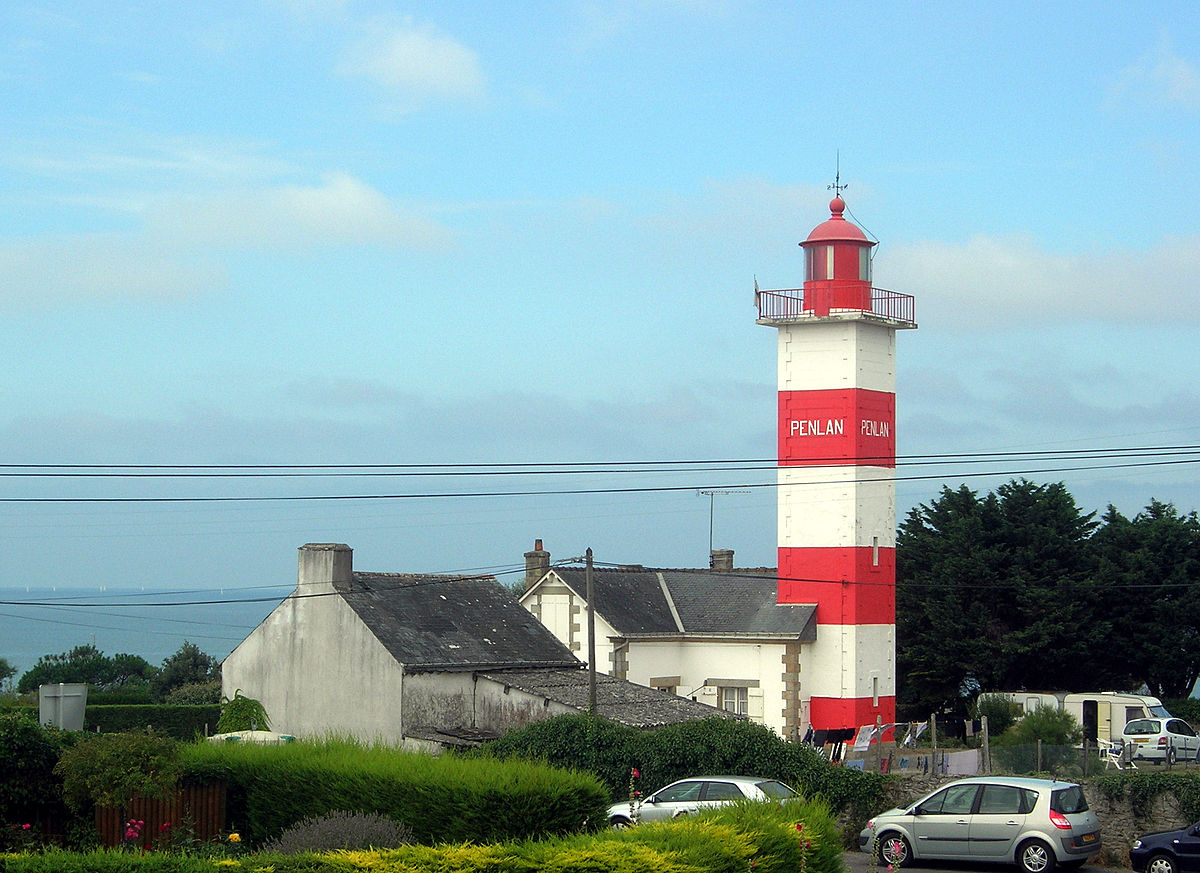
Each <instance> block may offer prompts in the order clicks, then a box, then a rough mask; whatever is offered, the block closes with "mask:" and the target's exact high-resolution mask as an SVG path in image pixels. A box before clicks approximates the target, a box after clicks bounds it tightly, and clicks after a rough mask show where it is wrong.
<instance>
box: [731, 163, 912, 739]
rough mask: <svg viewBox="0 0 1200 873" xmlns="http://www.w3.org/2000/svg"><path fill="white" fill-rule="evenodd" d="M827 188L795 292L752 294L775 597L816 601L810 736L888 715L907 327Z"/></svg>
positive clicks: (901, 308)
mask: <svg viewBox="0 0 1200 873" xmlns="http://www.w3.org/2000/svg"><path fill="white" fill-rule="evenodd" d="M838 187H840V186H838ZM835 193H836V194H837V196H835V197H834V198H833V200H832V202H830V204H829V209H830V216H829V219H828V220H827V221H824V222H822V223H821V224H819V225H817V226H816V227H815V228H814V229H813V230H812V232H811V233H810V234H809V235H808V237H807V239H805V240H804V241H803V242H801V243H800V245H801V247H802V248H803V249H804V264H805V268H804V287H803V288H802V289H788V290H781V291H756V294H755V298H756V302H757V305H758V323H759V324H764V325H767V326H769V327H774V328H776V329H777V330H778V332H779V351H778V384H779V401H778V458H779V460H778V474H777V476H778V486H779V487H778V494H779V497H778V546H779V587H778V602H779V603H781V604H784V603H786V604H796V603H811V604H816V620H817V638H816V641H815V642H814V643H813V644H812V645H811V646H809V647H807V648H808V651H807V653H806V657H804V658H803V660H802V662H801V667H800V677H799V678H800V695H799V702H800V709H801V711H800V713H799V721H800V722H801V724H804V723H807V724H808V725H811V727H813V728H814V729H817V730H840V729H846V728H855V727H859V726H862V725H867V724H878V723H884V724H890V723H892V722H894V721H895V694H896V562H895V545H896V543H895V532H896V508H895V504H896V500H895V467H896V393H895V392H896V388H895V383H896V367H895V361H896V331H897V330H904V329H910V328H915V327H916V326H917V325H916V322H915V321H914V320H913V298H912V297H911V296H909V295H907V294H897V293H895V292H892V291H885V290H883V289H879V288H873V287H872V284H871V258H872V249H873V247H874V246H875V243H874V242H872V241H871V240H869V239H867V237H866V234H864V233H863V232H862V230H861V229H860V228H858V227H857V226H855V225H854V224H853V223H852V222H850V221H847V220H846V218H845V215H844V213H845V211H846V203H845V201H844V200H843V199H842V198H841V196H840V190H839V191H837V192H835Z"/></svg>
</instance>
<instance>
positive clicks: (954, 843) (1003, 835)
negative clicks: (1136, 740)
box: [858, 776, 1100, 873]
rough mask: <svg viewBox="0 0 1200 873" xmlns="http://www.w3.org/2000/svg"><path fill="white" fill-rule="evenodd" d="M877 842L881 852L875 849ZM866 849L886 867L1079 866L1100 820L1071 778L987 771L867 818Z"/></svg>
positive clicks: (1094, 846) (1095, 840)
mask: <svg viewBox="0 0 1200 873" xmlns="http://www.w3.org/2000/svg"><path fill="white" fill-rule="evenodd" d="M877 846H878V849H877V848H876V847H877ZM858 847H859V848H860V849H862V851H864V852H871V853H874V852H876V851H878V852H879V857H880V859H881V860H882V861H883V862H885V863H886V864H888V865H889V866H896V867H902V866H904V865H905V864H907V863H908V862H910V861H912V860H913V859H926V858H939V859H948V860H958V861H997V862H1000V863H1005V864H1012V863H1015V864H1017V865H1018V866H1019V867H1020V868H1021V869H1022V870H1023V871H1025V873H1050V871H1051V870H1053V869H1054V867H1055V865H1057V864H1062V865H1064V866H1072V867H1074V866H1079V865H1081V864H1083V862H1084V861H1086V860H1087V859H1088V857H1090V856H1091V855H1094V854H1096V853H1097V852H1099V851H1100V822H1099V820H1098V819H1097V818H1096V814H1095V813H1094V812H1092V811H1091V810H1090V809H1088V804H1087V798H1085V797H1084V795H1083V789H1082V788H1080V787H1079V786H1078V785H1076V784H1075V783H1073V782H1059V781H1057V780H1050V779H1028V778H1024V777H1020V776H984V777H979V778H973V779H961V780H959V781H957V782H953V783H951V784H949V785H943V786H942V787H941V788H939V789H937V790H936V791H933V792H931V793H929V794H927V795H925V796H924V797H922V798H921V799H920V800H917V801H916V802H914V803H912V804H910V805H909V806H908V807H906V808H904V809H893V810H889V811H888V812H885V813H883V814H881V815H877V816H875V818H873V819H871V820H870V821H869V822H867V826H866V828H865V829H864V830H863V832H862V833H861V834H859V836H858Z"/></svg>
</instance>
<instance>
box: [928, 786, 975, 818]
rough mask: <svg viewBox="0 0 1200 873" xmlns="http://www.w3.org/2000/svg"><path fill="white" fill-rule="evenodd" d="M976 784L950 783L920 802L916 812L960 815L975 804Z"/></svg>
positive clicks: (968, 810)
mask: <svg viewBox="0 0 1200 873" xmlns="http://www.w3.org/2000/svg"><path fill="white" fill-rule="evenodd" d="M977 790H978V786H976V785H951V786H950V787H949V788H947V789H946V790H945V791H939V792H938V793H937V794H935V795H933V797H931V798H929V799H928V800H927V801H925V802H924V803H922V804H921V806H920V807H919V808H918V809H917V812H918V813H919V814H921V815H962V814H964V813H968V812H970V811H971V807H972V806H974V805H975V793H976V791H977Z"/></svg>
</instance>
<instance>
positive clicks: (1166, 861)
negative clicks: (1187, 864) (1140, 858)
mask: <svg viewBox="0 0 1200 873" xmlns="http://www.w3.org/2000/svg"><path fill="white" fill-rule="evenodd" d="M1178 870H1179V865H1177V864H1176V863H1175V859H1174V858H1172V857H1171V856H1170V855H1164V854H1162V853H1161V852H1160V853H1159V854H1157V855H1154V856H1152V857H1151V858H1150V860H1149V861H1147V862H1146V873H1177V871H1178Z"/></svg>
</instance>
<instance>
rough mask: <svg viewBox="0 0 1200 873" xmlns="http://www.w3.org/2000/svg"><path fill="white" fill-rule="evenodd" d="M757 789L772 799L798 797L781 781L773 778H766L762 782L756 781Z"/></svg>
mask: <svg viewBox="0 0 1200 873" xmlns="http://www.w3.org/2000/svg"><path fill="white" fill-rule="evenodd" d="M757 785H758V790H759V791H761V792H762V793H763V794H765V795H767V797H770V798H771V799H772V800H781V799H783V798H785V797H799V796H800V795H798V794H797V793H796V792H795V791H792V789H790V788H788V787H787V786H786V785H784V784H783V783H782V782H776V781H775V780H774V779H767V780H766V781H764V782H759V783H757Z"/></svg>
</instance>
